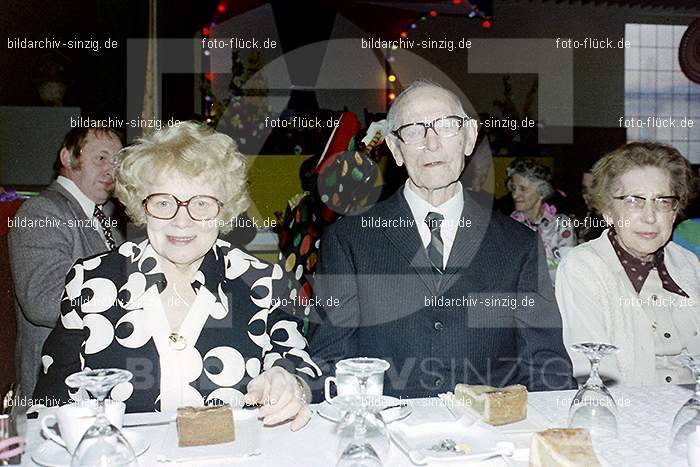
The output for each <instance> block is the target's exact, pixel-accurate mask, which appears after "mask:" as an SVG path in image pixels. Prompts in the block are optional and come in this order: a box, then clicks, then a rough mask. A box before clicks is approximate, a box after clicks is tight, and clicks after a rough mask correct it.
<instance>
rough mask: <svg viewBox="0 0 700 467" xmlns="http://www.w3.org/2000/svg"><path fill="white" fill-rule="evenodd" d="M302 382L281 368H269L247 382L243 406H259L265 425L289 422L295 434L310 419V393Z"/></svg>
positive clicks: (259, 415) (260, 415)
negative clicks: (308, 399)
mask: <svg viewBox="0 0 700 467" xmlns="http://www.w3.org/2000/svg"><path fill="white" fill-rule="evenodd" d="M303 384H304V383H303V382H301V379H298V378H297V377H296V376H294V375H292V374H291V373H289V372H288V371H287V370H284V369H283V368H280V367H272V368H270V369H269V370H267V371H265V372H263V373H261V374H259V375H258V376H256V377H255V378H253V380H252V381H251V382H250V383H248V387H247V394H246V395H245V402H246V404H262V407H261V408H260V411H259V413H258V417H260V418H262V419H263V423H264V424H265V425H276V424H278V423H282V422H286V421H287V420H290V419H292V424H291V429H292V431H297V430H299V429H301V428H302V427H304V425H306V424H307V423H308V422H309V420H310V419H311V409H309V404H308V401H307V397H308V394H309V392H310V391H308V390H306V389H305V388H303V387H302V385H303Z"/></svg>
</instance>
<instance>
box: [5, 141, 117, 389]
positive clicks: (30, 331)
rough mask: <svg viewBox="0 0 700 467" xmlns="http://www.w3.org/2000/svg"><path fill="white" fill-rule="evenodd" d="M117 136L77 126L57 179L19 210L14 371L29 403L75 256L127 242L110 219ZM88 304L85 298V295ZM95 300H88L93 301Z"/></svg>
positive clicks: (13, 235)
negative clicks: (46, 341) (45, 343)
mask: <svg viewBox="0 0 700 467" xmlns="http://www.w3.org/2000/svg"><path fill="white" fill-rule="evenodd" d="M121 148H122V141H121V136H120V134H119V133H118V132H116V131H115V130H112V129H107V128H80V127H79V128H74V129H72V130H71V131H69V132H68V134H67V135H66V136H65V138H64V140H63V144H62V145H61V148H60V150H59V151H58V158H57V160H56V163H55V164H54V168H55V169H56V170H57V171H58V177H57V179H56V180H54V181H53V183H51V185H49V187H48V188H47V189H46V190H45V191H43V192H42V193H41V194H39V196H37V197H35V198H32V199H29V200H27V201H26V202H25V203H24V204H23V205H22V207H21V208H20V209H19V211H17V214H16V215H15V218H14V219H13V227H12V229H11V230H10V234H9V250H10V268H11V270H12V279H13V282H14V288H15V295H16V297H15V299H16V300H15V310H16V316H17V344H16V349H15V367H16V368H17V381H18V382H19V383H20V391H21V395H24V396H27V397H30V396H31V395H32V393H33V392H34V386H35V385H36V381H37V378H38V372H39V368H40V367H41V349H42V347H43V345H44V341H45V340H46V338H47V337H48V335H49V333H50V332H51V330H52V329H53V327H54V325H55V324H56V321H57V320H58V317H59V315H60V309H61V306H60V301H61V296H62V294H63V289H64V287H65V284H66V274H67V273H68V271H69V270H70V268H71V266H72V265H73V263H74V262H75V261H76V260H77V259H78V258H84V257H88V256H92V255H95V254H98V253H101V252H104V251H108V250H110V249H113V248H116V246H117V245H118V244H119V243H121V242H122V241H123V237H122V235H121V234H120V232H119V231H118V230H117V229H116V228H115V227H116V226H115V223H114V222H113V221H112V220H111V219H110V218H109V215H110V213H111V210H112V209H113V206H112V204H111V203H109V202H108V200H109V198H110V196H111V193H112V189H113V187H114V155H115V154H116V153H117V152H118V151H119V150H120V149H121ZM81 298H83V297H81ZM89 298H91V297H85V299H86V300H87V299H89Z"/></svg>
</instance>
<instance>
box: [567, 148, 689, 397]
mask: <svg viewBox="0 0 700 467" xmlns="http://www.w3.org/2000/svg"><path fill="white" fill-rule="evenodd" d="M593 179H594V181H593V188H592V193H591V195H592V199H593V204H594V207H595V209H596V210H598V211H599V212H601V213H602V214H603V217H604V219H605V221H606V222H607V223H608V225H609V228H608V229H607V230H606V231H605V232H603V234H602V235H601V236H600V237H599V238H597V239H595V240H591V241H590V242H587V243H584V244H582V245H579V246H578V247H576V248H575V249H574V250H572V251H571V252H570V253H569V255H568V256H567V257H566V258H565V259H564V260H563V261H562V263H561V264H560V266H559V270H558V274H557V283H556V297H557V302H558V303H559V309H560V311H561V313H562V320H563V325H564V329H563V333H564V343H565V345H566V346H567V348H569V349H570V346H571V345H572V344H575V343H578V342H597V343H607V344H614V345H616V346H618V347H619V348H620V351H619V352H618V353H617V354H615V355H612V356H609V357H607V358H605V359H603V360H602V362H601V366H600V373H601V376H602V377H603V378H604V379H607V380H609V383H610V384H611V385H615V384H617V385H626V386H640V385H652V384H669V383H670V384H684V383H690V382H692V381H693V379H692V375H691V374H690V371H689V370H688V369H686V368H683V367H682V366H681V365H680V364H679V363H678V362H677V361H676V358H675V357H676V356H678V355H680V354H681V353H684V352H692V353H700V347H699V346H698V342H699V340H700V339H699V338H698V332H700V263H699V262H698V258H697V257H696V256H695V255H693V254H692V253H691V252H690V251H688V250H686V249H685V248H683V247H681V246H679V245H678V244H676V243H674V242H672V241H669V239H670V238H671V233H672V232H673V223H674V221H675V220H676V218H677V216H678V215H679V214H680V213H681V212H682V210H683V208H684V207H685V205H686V204H687V202H688V198H689V196H690V194H691V193H692V186H693V174H692V171H691V169H690V165H689V164H688V162H687V161H686V160H685V159H684V158H683V156H682V155H681V154H680V153H679V152H678V151H677V150H676V149H674V148H673V147H670V146H665V145H662V144H656V143H630V144H627V145H625V146H622V147H621V148H619V149H616V150H615V151H613V152H611V153H610V154H608V155H607V156H605V157H604V158H603V159H601V160H600V161H598V162H597V163H596V164H595V165H594V166H593ZM570 354H571V359H572V361H573V364H574V375H575V376H577V377H583V376H585V375H587V374H588V370H589V364H588V361H587V360H586V359H585V357H584V356H583V355H581V354H579V353H576V352H570Z"/></svg>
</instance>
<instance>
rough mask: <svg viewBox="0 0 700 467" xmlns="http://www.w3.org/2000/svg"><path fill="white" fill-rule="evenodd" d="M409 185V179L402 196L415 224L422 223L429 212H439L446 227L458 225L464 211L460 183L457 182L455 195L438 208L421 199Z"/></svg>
mask: <svg viewBox="0 0 700 467" xmlns="http://www.w3.org/2000/svg"><path fill="white" fill-rule="evenodd" d="M411 183H412V182H411V180H410V179H409V180H408V181H406V184H405V185H404V188H403V194H404V197H405V198H406V202H407V203H408V207H409V208H411V212H412V213H413V217H415V219H416V222H420V223H423V222H424V220H425V216H427V215H428V213H429V212H439V213H440V214H442V215H443V216H444V218H445V220H444V222H446V223H447V224H448V225H453V226H456V225H457V224H458V222H459V219H460V218H461V216H462V210H463V209H464V195H463V189H462V183H461V182H457V186H458V190H457V193H455V194H454V196H452V198H450V199H448V200H447V201H445V202H444V203H442V204H441V205H440V206H433V205H432V204H430V203H429V202H427V201H426V200H424V199H423V198H421V197H420V196H419V195H418V193H416V192H415V191H413V190H412V189H411V188H410V187H409V184H411Z"/></svg>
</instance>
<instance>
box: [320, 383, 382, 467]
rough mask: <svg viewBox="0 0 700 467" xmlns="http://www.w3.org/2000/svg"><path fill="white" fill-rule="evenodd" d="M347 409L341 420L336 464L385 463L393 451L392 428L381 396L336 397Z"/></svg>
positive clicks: (378, 466)
mask: <svg viewBox="0 0 700 467" xmlns="http://www.w3.org/2000/svg"><path fill="white" fill-rule="evenodd" d="M333 404H334V405H337V406H338V407H339V408H340V409H341V410H345V411H346V412H345V415H344V416H343V419H342V420H341V422H340V423H339V424H338V427H337V431H336V433H337V435H338V451H339V455H340V458H339V460H338V463H337V465H336V467H381V465H382V461H383V460H385V459H386V456H387V454H388V453H389V443H390V441H389V431H388V430H387V427H386V422H384V419H383V418H382V416H381V414H380V412H381V410H382V403H381V396H362V395H355V396H338V397H336V398H335V399H334V400H333Z"/></svg>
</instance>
